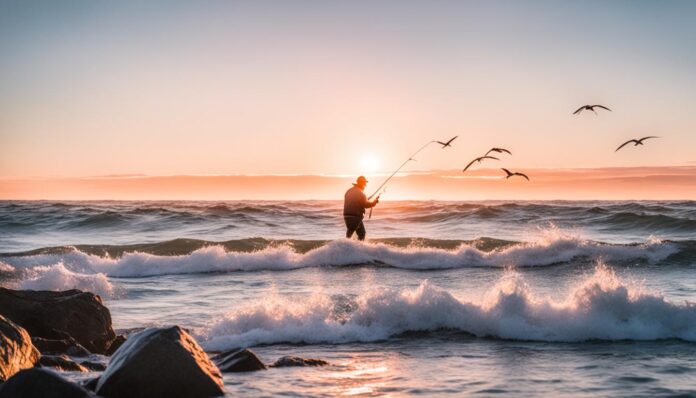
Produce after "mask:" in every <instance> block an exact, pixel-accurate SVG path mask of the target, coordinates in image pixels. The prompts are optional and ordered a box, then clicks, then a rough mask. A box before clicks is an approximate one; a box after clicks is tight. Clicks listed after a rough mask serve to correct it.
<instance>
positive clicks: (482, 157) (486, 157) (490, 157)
mask: <svg viewBox="0 0 696 398" xmlns="http://www.w3.org/2000/svg"><path fill="white" fill-rule="evenodd" d="M479 159H494V160H500V159H498V158H496V157H495V156H481V157H480V158H479Z"/></svg>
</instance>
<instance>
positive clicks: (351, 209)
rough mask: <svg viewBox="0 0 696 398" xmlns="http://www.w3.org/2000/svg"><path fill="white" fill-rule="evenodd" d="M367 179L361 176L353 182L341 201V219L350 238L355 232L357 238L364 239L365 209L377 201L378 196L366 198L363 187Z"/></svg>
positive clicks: (374, 204) (347, 236)
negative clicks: (371, 199)
mask: <svg viewBox="0 0 696 398" xmlns="http://www.w3.org/2000/svg"><path fill="white" fill-rule="evenodd" d="M366 186H367V179H366V178H365V177H363V176H360V177H358V179H357V180H356V181H355V183H354V184H353V187H352V188H350V189H349V190H347V191H346V194H345V197H344V198H345V199H344V202H343V220H344V221H345V222H346V238H348V239H350V238H351V237H352V236H353V233H354V232H355V233H356V234H357V235H358V240H365V234H366V231H365V224H363V217H364V216H365V209H369V208H371V207H375V206H376V205H377V203H379V196H377V198H375V200H373V201H369V200H367V196H366V195H365V192H364V191H365V187H366Z"/></svg>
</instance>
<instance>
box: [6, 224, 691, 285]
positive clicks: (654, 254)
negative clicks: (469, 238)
mask: <svg viewBox="0 0 696 398" xmlns="http://www.w3.org/2000/svg"><path fill="white" fill-rule="evenodd" d="M677 250H678V249H677V247H676V245H674V244H672V243H665V242H660V241H659V240H655V239H651V240H649V241H648V242H646V243H644V244H639V245H608V244H602V243H596V242H591V241H586V240H583V239H580V238H578V237H574V236H566V235H563V234H560V233H553V234H551V235H547V236H544V237H543V238H542V239H540V240H538V241H535V242H531V243H519V244H515V245H513V246H509V247H506V248H501V249H497V250H493V251H490V252H486V251H482V250H479V249H477V248H475V247H474V246H472V245H468V244H462V245H461V246H459V247H458V248H456V249H452V250H445V249H437V248H427V247H416V246H412V247H406V248H399V247H395V246H390V245H387V244H383V243H362V242H358V241H354V240H346V239H341V240H336V241H332V242H329V243H327V244H326V245H324V246H321V247H319V248H316V249H314V250H311V251H309V252H306V253H298V252H296V251H294V250H293V249H292V248H291V247H289V246H277V247H269V248H266V249H263V250H259V251H256V252H250V253H242V252H228V251H226V250H225V249H224V248H223V247H221V246H210V247H206V248H202V249H199V250H196V251H194V252H193V253H191V254H187V255H180V256H158V255H153V254H146V253H126V254H124V255H123V256H122V257H120V258H108V257H99V256H94V255H89V254H85V253H82V252H79V251H74V252H70V253H65V254H42V255H34V256H21V257H7V258H5V259H3V261H5V262H7V263H8V264H10V265H12V266H14V267H17V268H30V267H36V266H50V265H55V264H58V263H62V264H64V265H65V267H66V268H67V269H69V270H71V271H73V272H80V273H104V274H106V275H108V276H113V277H141V276H153V275H166V274H188V273H201V272H227V271H257V270H289V269H297V268H305V267H318V266H345V265H355V264H379V265H384V266H391V267H396V268H403V269H417V270H424V269H450V268H464V267H508V266H518V267H528V266H548V265H552V264H558V263H564V262H568V261H571V260H573V259H577V258H590V259H597V258H602V259H604V260H607V261H625V260H635V259H644V260H647V261H651V262H654V261H659V260H662V259H664V258H666V257H667V256H669V255H670V254H673V253H675V252H676V251H677Z"/></svg>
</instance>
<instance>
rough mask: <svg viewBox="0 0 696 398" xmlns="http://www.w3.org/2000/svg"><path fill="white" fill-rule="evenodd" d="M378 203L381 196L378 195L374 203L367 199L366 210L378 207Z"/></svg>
mask: <svg viewBox="0 0 696 398" xmlns="http://www.w3.org/2000/svg"><path fill="white" fill-rule="evenodd" d="M377 203H379V195H377V197H376V198H375V200H373V201H372V202H370V201H369V200H367V198H365V208H366V209H369V208H371V207H375V206H377Z"/></svg>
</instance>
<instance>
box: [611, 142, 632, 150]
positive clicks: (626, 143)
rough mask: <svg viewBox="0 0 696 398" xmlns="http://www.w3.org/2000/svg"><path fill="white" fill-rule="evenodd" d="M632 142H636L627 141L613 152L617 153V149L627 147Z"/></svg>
mask: <svg viewBox="0 0 696 398" xmlns="http://www.w3.org/2000/svg"><path fill="white" fill-rule="evenodd" d="M632 142H636V140H628V141H626V142H624V143H623V144H621V146H620V147H618V148H616V150H615V151H614V152H618V151H619V149H621V148H623V147H625V146H626V145H628V144H630V143H632Z"/></svg>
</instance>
